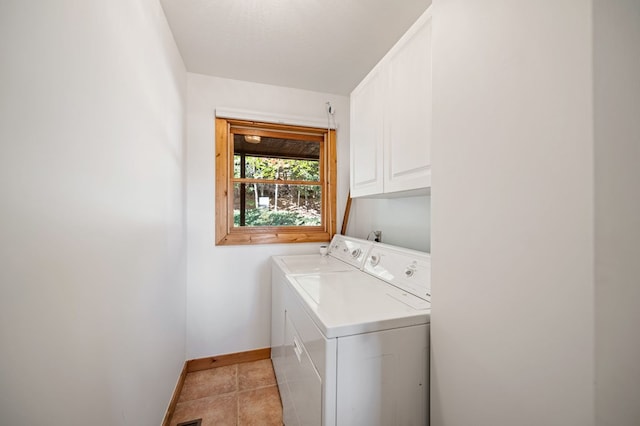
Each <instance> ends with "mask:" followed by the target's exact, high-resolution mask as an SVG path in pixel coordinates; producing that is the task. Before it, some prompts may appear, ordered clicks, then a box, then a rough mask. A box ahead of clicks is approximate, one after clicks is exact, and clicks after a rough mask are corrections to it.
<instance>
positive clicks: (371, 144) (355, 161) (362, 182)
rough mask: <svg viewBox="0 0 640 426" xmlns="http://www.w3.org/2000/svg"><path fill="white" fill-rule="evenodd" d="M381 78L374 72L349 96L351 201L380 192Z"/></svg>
mask: <svg viewBox="0 0 640 426" xmlns="http://www.w3.org/2000/svg"><path fill="white" fill-rule="evenodd" d="M383 74H384V73H383V72H382V71H381V69H380V67H377V68H374V70H373V71H372V72H371V73H370V74H369V75H368V76H367V77H366V78H365V79H364V80H363V81H362V83H360V85H359V86H358V87H357V88H356V89H355V90H354V91H353V92H352V93H351V123H350V125H351V137H350V141H349V143H350V145H351V173H350V175H351V196H352V197H361V196H365V195H374V194H382V192H383V176H382V174H383V163H382V161H383V157H382V156H383V139H382V138H383V133H382V131H383V110H384V99H383V96H384V84H385V83H386V80H385V78H384V75H383Z"/></svg>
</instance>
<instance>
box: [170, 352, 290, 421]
mask: <svg viewBox="0 0 640 426" xmlns="http://www.w3.org/2000/svg"><path fill="white" fill-rule="evenodd" d="M195 419H202V426H227V425H229V426H251V425H256V426H258V425H259V426H271V425H277V426H281V425H282V405H281V403H280V394H279V393H278V386H277V385H276V379H275V375H274V373H273V366H272V365H271V360H270V359H263V360H260V361H253V362H245V363H241V364H234V365H229V366H225V367H217V368H212V369H210V370H203V371H194V372H192V373H188V374H187V377H186V379H185V381H184V386H183V387H182V391H181V392H180V396H179V398H178V404H177V405H176V410H175V412H174V413H173V417H172V418H171V422H169V424H170V425H171V426H176V425H178V424H179V423H182V422H186V421H189V420H195Z"/></svg>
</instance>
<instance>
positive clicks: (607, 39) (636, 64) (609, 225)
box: [594, 0, 640, 426]
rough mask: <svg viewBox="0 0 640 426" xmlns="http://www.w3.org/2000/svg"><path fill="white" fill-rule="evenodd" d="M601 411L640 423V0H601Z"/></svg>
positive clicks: (597, 64) (616, 420) (606, 419)
mask: <svg viewBox="0 0 640 426" xmlns="http://www.w3.org/2000/svg"><path fill="white" fill-rule="evenodd" d="M594 35H595V37H594V39H595V45H594V83H595V92H594V93H595V154H596V163H595V176H596V187H595V203H596V204H595V206H596V210H595V220H596V221H595V232H596V252H595V255H596V264H595V275H596V276H595V278H596V285H595V294H596V329H595V330H596V419H597V424H600V425H629V426H631V425H638V424H640V404H638V402H639V401H640V364H639V363H638V360H640V339H639V338H638V327H639V325H640V309H638V302H639V301H640V262H638V259H639V256H638V244H639V242H640V197H639V196H638V194H639V190H638V184H639V183H640V167H639V166H638V165H639V164H640V120H639V118H640V79H638V76H639V75H640V49H639V47H638V46H640V2H638V1H637V0H616V1H611V0H606V1H605V0H597V1H594Z"/></svg>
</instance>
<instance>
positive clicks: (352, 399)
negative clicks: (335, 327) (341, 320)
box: [336, 325, 429, 426]
mask: <svg viewBox="0 0 640 426" xmlns="http://www.w3.org/2000/svg"><path fill="white" fill-rule="evenodd" d="M428 337H429V328H428V325H419V326H413V327H404V328H398V329H393V330H385V331H380V332H375V333H366V334H360V335H354V336H348V337H341V338H338V348H337V350H338V353H337V355H338V356H337V367H338V369H337V372H338V374H337V381H338V383H337V418H336V424H337V425H339V426H347V425H359V424H363V425H364V424H366V425H369V426H376V425H377V426H385V425H392V424H397V425H401V424H412V425H427V424H428V419H429V413H428V398H429V395H428V389H429V383H428V373H427V370H428V363H429V359H428V353H429V340H428Z"/></svg>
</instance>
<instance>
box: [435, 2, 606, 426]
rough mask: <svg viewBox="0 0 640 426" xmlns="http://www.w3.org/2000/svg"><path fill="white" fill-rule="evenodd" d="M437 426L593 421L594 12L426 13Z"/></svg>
mask: <svg viewBox="0 0 640 426" xmlns="http://www.w3.org/2000/svg"><path fill="white" fill-rule="evenodd" d="M433 14H434V33H433V42H434V50H433V93H434V117H433V124H434V129H433V151H432V158H433V190H432V252H431V253H432V268H433V269H432V274H433V275H432V290H433V312H432V350H433V357H432V377H431V379H432V383H431V385H432V401H431V403H432V405H431V409H432V424H433V425H435V426H442V425H461V426H462V425H476V426H482V425H487V426H489V425H491V426H503V425H504V426H506V425H519V426H526V425H581V426H588V425H592V424H594V417H593V401H594V397H595V395H594V390H593V382H594V368H595V364H594V337H593V327H594V303H595V301H594V294H593V293H594V290H593V281H594V276H593V274H594V262H593V251H594V229H593V228H594V227H593V223H594V194H593V181H594V171H593V161H594V158H593V134H592V87H591V84H592V75H591V69H592V57H591V38H592V31H591V17H592V16H591V4H590V2H584V1H574V0H561V1H556V2H553V4H551V3H550V2H535V1H534V2H532V1H529V0H526V1H524V0H523V1H513V0H488V1H484V2H475V1H465V0H447V1H438V2H434V11H433Z"/></svg>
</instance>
